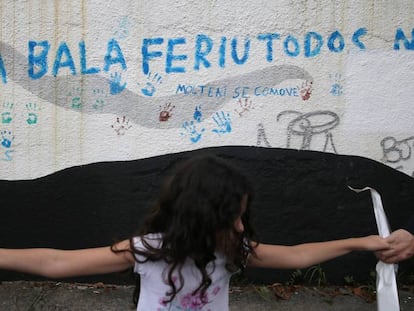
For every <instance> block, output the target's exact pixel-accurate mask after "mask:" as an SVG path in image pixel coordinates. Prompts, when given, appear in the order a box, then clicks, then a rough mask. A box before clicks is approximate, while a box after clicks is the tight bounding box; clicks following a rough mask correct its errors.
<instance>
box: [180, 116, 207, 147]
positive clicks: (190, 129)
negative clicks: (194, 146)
mask: <svg viewBox="0 0 414 311" xmlns="http://www.w3.org/2000/svg"><path fill="white" fill-rule="evenodd" d="M183 128H184V130H185V131H186V133H182V135H184V134H189V135H190V140H191V142H192V143H196V142H198V141H199V140H200V139H201V133H203V132H204V128H202V129H201V130H200V131H197V128H196V125H195V124H194V121H190V122H188V121H185V122H184V123H183Z"/></svg>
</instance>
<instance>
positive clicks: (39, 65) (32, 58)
mask: <svg viewBox="0 0 414 311" xmlns="http://www.w3.org/2000/svg"><path fill="white" fill-rule="evenodd" d="M38 46H40V47H41V48H42V50H41V52H40V53H39V54H37V55H35V49H36V47H38ZM28 47H29V58H28V60H29V69H28V74H29V77H30V78H31V79H39V78H41V77H43V76H44V75H45V74H46V73H47V70H48V65H47V54H48V53H49V49H50V44H49V42H48V41H38V42H36V41H29V44H28ZM35 69H37V72H35Z"/></svg>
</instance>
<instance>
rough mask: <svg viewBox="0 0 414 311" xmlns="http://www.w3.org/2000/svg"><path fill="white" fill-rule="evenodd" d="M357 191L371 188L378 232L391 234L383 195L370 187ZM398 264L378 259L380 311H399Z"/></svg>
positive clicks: (384, 234) (378, 301) (378, 304)
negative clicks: (382, 198)
mask: <svg viewBox="0 0 414 311" xmlns="http://www.w3.org/2000/svg"><path fill="white" fill-rule="evenodd" d="M349 188H351V187H349ZM351 190H353V191H355V192H362V191H365V190H370V192H371V198H372V204H373V207H374V214H375V219H376V221H377V228H378V234H379V235H380V236H382V237H383V238H385V237H387V236H389V235H390V233H391V232H390V227H389V224H388V220H387V217H386V215H385V212H384V208H383V207H382V201H381V196H380V195H379V193H378V192H377V191H376V190H375V189H373V188H370V187H366V188H364V189H353V188H351ZM397 268H398V266H397V265H396V264H388V263H385V262H382V261H378V263H377V266H376V271H377V307H378V311H399V310H400V303H399V300H398V290H397V281H396V278H395V273H396V271H397Z"/></svg>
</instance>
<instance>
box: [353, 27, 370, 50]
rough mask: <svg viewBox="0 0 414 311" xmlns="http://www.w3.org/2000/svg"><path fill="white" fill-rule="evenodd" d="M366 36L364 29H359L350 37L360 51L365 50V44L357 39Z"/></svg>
mask: <svg viewBox="0 0 414 311" xmlns="http://www.w3.org/2000/svg"><path fill="white" fill-rule="evenodd" d="M366 34H367V29H366V28H359V29H358V30H357V31H355V32H354V35H353V36H352V42H353V43H354V44H355V45H356V46H357V47H359V48H360V49H361V50H365V44H364V43H362V42H361V41H359V38H360V37H362V36H365V35H366Z"/></svg>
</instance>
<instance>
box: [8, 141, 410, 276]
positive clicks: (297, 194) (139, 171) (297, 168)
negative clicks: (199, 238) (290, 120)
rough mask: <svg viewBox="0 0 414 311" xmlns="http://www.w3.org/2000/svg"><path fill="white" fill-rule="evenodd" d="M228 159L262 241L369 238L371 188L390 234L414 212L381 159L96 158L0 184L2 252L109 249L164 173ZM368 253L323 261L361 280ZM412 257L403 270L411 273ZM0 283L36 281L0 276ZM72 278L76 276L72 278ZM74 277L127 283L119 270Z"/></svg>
mask: <svg viewBox="0 0 414 311" xmlns="http://www.w3.org/2000/svg"><path fill="white" fill-rule="evenodd" d="M205 152H208V153H213V154H216V155H219V156H221V157H223V158H226V159H229V160H230V161H232V162H233V163H234V164H236V165H237V166H239V167H240V168H242V169H243V170H245V172H246V173H247V174H248V175H250V177H251V179H252V181H253V184H254V186H255V192H256V196H255V200H254V202H253V216H254V224H255V227H256V228H257V231H258V233H259V236H260V237H261V239H262V240H263V241H264V242H269V243H280V244H297V243H303V242H309V241H321V240H329V239H336V238H344V237H349V236H359V235H367V234H375V233H376V232H377V231H376V224H375V218H374V214H373V210H372V204H371V198H370V195H369V193H368V192H366V193H362V194H356V193H354V192H352V191H350V190H349V189H348V187H347V185H351V186H353V187H365V186H372V187H374V188H375V189H376V190H377V191H378V192H379V193H380V194H381V196H382V199H383V203H384V209H385V210H386V213H387V215H388V218H389V221H390V224H391V226H392V228H394V229H396V228H399V227H400V226H402V225H404V223H405V221H406V220H407V219H408V218H409V217H410V216H411V215H413V206H414V179H413V178H411V177H409V176H407V175H405V174H403V173H401V172H398V171H396V170H394V169H392V168H390V167H388V166H385V165H383V164H381V163H379V162H376V161H373V160H370V159H366V158H361V157H356V156H343V155H335V154H328V153H320V152H312V151H296V150H287V149H276V148H259V147H238V146H231V147H216V148H207V149H200V150H196V151H190V152H182V153H176V154H169V155H163V156H158V157H153V158H147V159H142V160H134V161H123V162H102V163H94V164H89V165H84V166H78V167H72V168H69V169H65V170H62V171H59V172H56V173H54V174H51V175H48V176H46V177H42V178H38V179H34V180H24V181H4V180H3V181H0V198H1V204H0V206H1V217H0V247H16V248H20V247H56V248H63V249H71V248H83V247H94V246H101V245H107V244H110V243H112V242H113V241H114V239H122V238H126V237H128V236H130V235H132V234H133V233H134V232H136V231H137V229H138V228H139V226H140V224H141V221H142V220H143V215H145V214H146V212H147V209H148V207H149V206H150V205H151V202H152V200H153V199H154V198H155V196H156V195H157V192H158V189H159V186H160V184H161V181H162V178H163V176H165V175H166V174H168V172H169V169H170V168H171V167H172V166H173V164H174V163H176V161H178V160H181V159H184V158H188V157H191V156H193V155H195V154H200V153H205ZM375 263H376V259H375V257H374V256H373V255H372V254H369V253H353V254H349V255H346V256H343V257H341V258H338V259H335V260H332V261H330V262H328V263H325V264H323V266H322V267H323V269H324V271H325V273H326V275H327V277H328V280H329V281H330V282H331V283H337V284H340V283H342V282H343V278H344V277H345V276H353V277H354V278H355V279H356V280H363V279H365V278H366V277H367V276H368V274H369V271H371V270H374V269H375ZM413 268H414V265H413V262H412V261H407V262H405V263H404V264H402V265H401V267H400V271H401V270H402V271H404V270H405V271H413ZM290 273H291V271H280V270H272V271H269V270H265V271H263V270H259V269H254V270H250V271H249V272H248V276H249V277H250V278H251V279H252V280H253V281H265V282H276V281H278V282H281V281H283V280H286V278H287V277H288V276H289V274H290ZM0 278H1V280H6V279H8V280H10V279H28V278H29V279H30V278H31V279H33V277H31V276H27V275H24V274H20V273H12V272H5V271H0ZM72 280H73V279H72ZM74 280H77V281H94V280H103V281H105V282H114V283H121V282H130V281H131V279H129V278H125V277H124V276H120V275H119V274H115V275H108V276H99V277H96V278H76V279H74Z"/></svg>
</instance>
